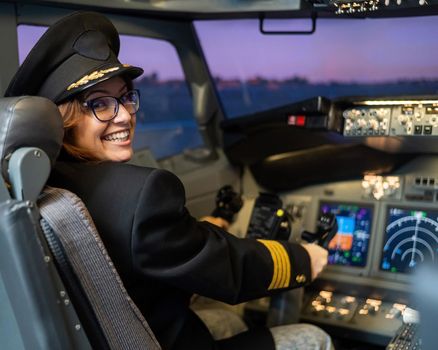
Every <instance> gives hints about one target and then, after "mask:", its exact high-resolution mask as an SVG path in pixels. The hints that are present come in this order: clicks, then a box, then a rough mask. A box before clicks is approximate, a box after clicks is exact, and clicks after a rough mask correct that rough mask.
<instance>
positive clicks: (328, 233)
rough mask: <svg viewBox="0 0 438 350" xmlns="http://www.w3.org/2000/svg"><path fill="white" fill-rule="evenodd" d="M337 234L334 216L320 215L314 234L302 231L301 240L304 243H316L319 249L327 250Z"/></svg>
mask: <svg viewBox="0 0 438 350" xmlns="http://www.w3.org/2000/svg"><path fill="white" fill-rule="evenodd" d="M337 232H338V223H337V221H336V216H335V215H334V214H331V213H325V214H322V215H321V216H320V217H319V219H318V221H317V224H316V232H309V231H303V232H302V233H301V238H302V239H303V240H305V241H306V242H309V243H313V242H317V243H318V244H319V245H320V246H321V247H323V248H325V249H327V248H328V245H329V243H330V241H331V240H332V239H333V237H334V236H335V235H336V233H337Z"/></svg>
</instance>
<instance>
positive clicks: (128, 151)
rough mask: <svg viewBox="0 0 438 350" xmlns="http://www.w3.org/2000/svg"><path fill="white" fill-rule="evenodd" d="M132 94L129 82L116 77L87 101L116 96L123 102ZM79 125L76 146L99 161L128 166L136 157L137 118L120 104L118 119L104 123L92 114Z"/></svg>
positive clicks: (97, 87) (85, 115)
mask: <svg viewBox="0 0 438 350" xmlns="http://www.w3.org/2000/svg"><path fill="white" fill-rule="evenodd" d="M127 91H128V87H127V85H126V82H125V81H124V80H123V79H122V78H120V77H114V78H111V79H109V80H106V81H104V82H102V83H99V84H97V85H95V86H93V87H91V88H90V89H88V90H87V91H86V92H85V94H84V100H85V101H89V100H91V99H95V98H97V97H102V96H113V97H117V98H120V97H121V96H123V95H124V94H125V93H126V92H127ZM79 120H80V122H79V124H78V125H77V126H76V127H75V128H74V130H73V139H74V144H75V146H77V147H80V148H83V149H86V150H87V151H89V153H90V154H91V155H93V158H94V159H95V160H102V161H113V162H126V161H128V160H130V159H131V157H132V155H133V149H132V140H133V137H134V128H135V115H131V114H129V113H128V111H127V110H126V109H125V107H124V106H123V105H122V104H121V103H120V104H119V111H118V113H117V115H116V117H115V118H114V119H112V120H111V121H109V122H101V121H99V120H98V119H97V118H95V117H94V115H93V111H92V110H87V111H86V112H85V113H82V116H80V118H79Z"/></svg>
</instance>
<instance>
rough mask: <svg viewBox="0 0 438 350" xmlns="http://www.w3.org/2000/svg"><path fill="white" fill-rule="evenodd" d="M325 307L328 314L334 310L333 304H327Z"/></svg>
mask: <svg viewBox="0 0 438 350" xmlns="http://www.w3.org/2000/svg"><path fill="white" fill-rule="evenodd" d="M325 309H326V310H327V312H328V313H329V314H332V313H333V312H335V311H336V308H335V307H334V306H327V307H326V308H325Z"/></svg>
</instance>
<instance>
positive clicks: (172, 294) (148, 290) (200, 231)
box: [48, 162, 310, 350]
mask: <svg viewBox="0 0 438 350" xmlns="http://www.w3.org/2000/svg"><path fill="white" fill-rule="evenodd" d="M48 184H49V185H51V186H55V187H61V188H65V189H68V190H70V191H72V192H73V193H75V194H76V195H78V196H79V197H80V198H81V199H82V200H83V202H84V203H85V205H86V206H87V208H88V210H89V212H90V214H91V216H92V218H93V220H94V223H95V225H96V227H97V229H98V231H99V233H100V235H101V238H102V240H103V242H104V243H105V246H106V248H107V250H108V252H109V254H110V256H111V258H112V259H113V261H114V264H115V265H116V268H117V270H118V272H119V274H120V276H121V278H122V280H123V282H124V284H125V287H126V289H127V290H128V293H129V294H130V296H131V297H132V299H133V300H134V302H135V303H136V304H137V306H138V307H139V309H140V310H141V311H142V313H143V314H144V316H145V318H146V319H147V321H148V323H149V325H150V327H151V329H152V330H153V331H154V333H155V335H156V337H157V339H158V341H159V342H160V344H161V345H162V347H163V349H203V350H204V349H217V348H226V349H231V348H233V345H232V344H231V343H232V342H229V344H228V345H227V344H226V342H222V343H215V342H214V341H213V339H212V337H211V335H210V333H209V332H208V330H207V329H206V327H205V326H204V325H203V323H202V322H201V321H200V320H199V319H198V318H197V316H196V315H195V314H194V313H193V312H192V311H191V310H190V309H189V302H190V297H191V295H192V294H193V293H197V294H200V295H203V296H206V297H210V298H213V299H217V300H220V301H224V302H226V303H231V304H234V303H240V302H243V301H247V300H250V299H255V298H259V297H264V296H267V295H269V294H271V292H273V291H275V290H277V289H290V288H294V287H299V286H303V285H304V284H305V283H306V281H310V261H309V256H308V254H307V252H306V251H305V249H303V248H302V247H301V246H300V245H296V244H292V243H286V242H281V243H280V244H278V245H272V243H271V242H259V241H257V240H254V239H240V238H237V237H235V236H233V235H231V234H229V233H228V232H226V231H224V230H222V229H221V228H219V227H217V226H215V225H212V224H209V223H207V222H198V221H197V220H195V219H194V218H193V217H192V216H191V215H190V214H189V212H188V211H187V209H186V208H185V192H184V187H183V185H182V183H181V182H180V181H179V179H178V178H177V177H176V176H175V175H173V174H171V173H170V172H168V171H165V170H159V169H151V168H143V167H136V166H132V165H128V164H121V163H100V164H89V163H80V162H58V163H57V165H56V166H55V168H54V170H53V172H52V174H51V177H50V179H49V182H48ZM287 260H289V262H290V264H289V265H288V264H287V263H288V261H287ZM250 333H251V334H250V336H246V337H245V336H243V337H241V338H242V339H243V340H242V341H243V343H242V342H240V343H236V344H238V345H234V346H236V348H240V349H246V348H248V349H252V348H254V346H253V345H251V344H249V343H253V342H254V343H255V344H257V347H256V348H257V349H269V348H273V346H274V345H273V341H272V337H271V335H270V333H269V332H268V331H267V330H264V331H256V332H250ZM218 344H219V345H218ZM230 344H231V345H230ZM242 344H246V345H248V346H244V345H242ZM263 344H265V345H263Z"/></svg>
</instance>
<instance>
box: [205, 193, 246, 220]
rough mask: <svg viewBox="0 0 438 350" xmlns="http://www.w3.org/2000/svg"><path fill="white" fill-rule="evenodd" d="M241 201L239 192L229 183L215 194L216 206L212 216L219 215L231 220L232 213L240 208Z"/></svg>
mask: <svg viewBox="0 0 438 350" xmlns="http://www.w3.org/2000/svg"><path fill="white" fill-rule="evenodd" d="M242 206H243V201H242V197H241V196H240V194H238V193H237V192H235V191H234V190H233V188H232V187H231V186H229V185H227V186H224V187H222V188H221V189H220V190H219V191H218V193H217V195H216V208H215V209H214V210H213V213H212V214H211V215H212V216H215V217H220V218H222V219H225V220H227V221H228V222H232V221H233V218H234V215H235V214H236V213H237V212H238V211H239V210H240V209H241V208H242Z"/></svg>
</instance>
